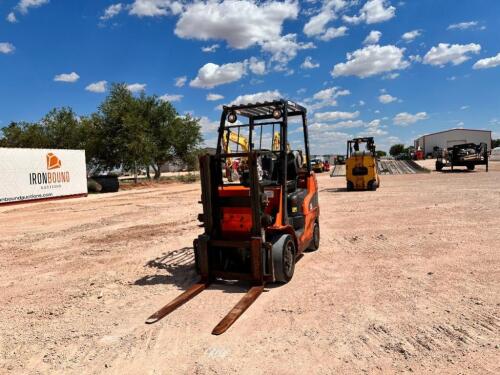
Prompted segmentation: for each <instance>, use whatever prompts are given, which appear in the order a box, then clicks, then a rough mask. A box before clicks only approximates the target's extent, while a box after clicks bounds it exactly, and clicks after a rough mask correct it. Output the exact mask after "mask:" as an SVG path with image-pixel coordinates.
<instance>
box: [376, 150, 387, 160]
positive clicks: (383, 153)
mask: <svg viewBox="0 0 500 375" xmlns="http://www.w3.org/2000/svg"><path fill="white" fill-rule="evenodd" d="M376 154H377V157H379V158H380V157H382V156H386V155H387V152H385V151H381V150H378V151H377V152H376Z"/></svg>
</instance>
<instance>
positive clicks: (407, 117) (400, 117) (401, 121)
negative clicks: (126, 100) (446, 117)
mask: <svg viewBox="0 0 500 375" xmlns="http://www.w3.org/2000/svg"><path fill="white" fill-rule="evenodd" d="M428 118H429V116H428V115H427V112H419V113H416V114H414V115H412V114H410V113H408V112H401V113H398V114H397V115H396V116H395V117H394V119H393V121H394V124H396V125H400V126H408V125H411V124H414V123H416V122H417V121H422V120H426V119H428Z"/></svg>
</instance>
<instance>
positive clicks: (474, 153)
mask: <svg viewBox="0 0 500 375" xmlns="http://www.w3.org/2000/svg"><path fill="white" fill-rule="evenodd" d="M476 165H486V172H488V146H487V144H486V143H480V144H478V145H477V144H475V143H464V144H460V145H455V146H453V147H449V148H448V149H446V150H441V151H440V152H439V154H438V157H437V160H436V171H442V170H443V168H445V167H451V170H453V168H454V167H467V169H468V170H469V171H473V170H474V169H475V168H476Z"/></svg>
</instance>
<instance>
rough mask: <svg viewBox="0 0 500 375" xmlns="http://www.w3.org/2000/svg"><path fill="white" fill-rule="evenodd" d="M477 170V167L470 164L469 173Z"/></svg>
mask: <svg viewBox="0 0 500 375" xmlns="http://www.w3.org/2000/svg"><path fill="white" fill-rule="evenodd" d="M475 168H476V166H475V165H474V164H469V165H468V166H467V169H468V170H469V171H473V170H474V169H475Z"/></svg>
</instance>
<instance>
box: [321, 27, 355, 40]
mask: <svg viewBox="0 0 500 375" xmlns="http://www.w3.org/2000/svg"><path fill="white" fill-rule="evenodd" d="M347 30H349V29H348V28H347V27H345V26H340V27H329V28H328V29H327V30H326V31H325V33H324V34H323V35H321V36H320V37H319V39H321V40H322V41H324V42H328V41H329V40H332V39H335V38H340V37H342V36H344V35H347Z"/></svg>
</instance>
